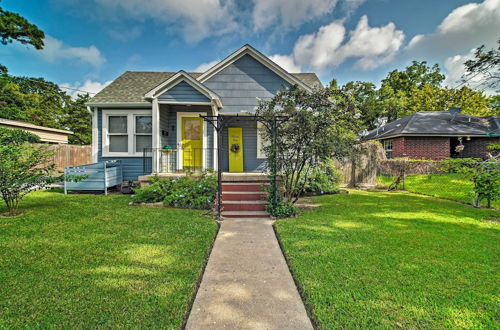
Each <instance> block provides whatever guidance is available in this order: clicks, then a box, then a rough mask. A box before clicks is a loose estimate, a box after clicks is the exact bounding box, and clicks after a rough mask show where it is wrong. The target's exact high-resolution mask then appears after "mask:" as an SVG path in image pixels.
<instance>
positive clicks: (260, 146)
mask: <svg viewBox="0 0 500 330" xmlns="http://www.w3.org/2000/svg"><path fill="white" fill-rule="evenodd" d="M265 131H266V127H265V126H264V124H262V123H261V122H257V158H258V159H265V158H266V154H265V153H264V148H265V147H267V146H269V145H270V144H269V141H268V140H266V139H265V138H264V133H265Z"/></svg>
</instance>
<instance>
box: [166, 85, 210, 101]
mask: <svg viewBox="0 0 500 330" xmlns="http://www.w3.org/2000/svg"><path fill="white" fill-rule="evenodd" d="M158 99H159V100H160V101H175V102H210V99H209V98H207V97H206V96H205V95H203V94H202V93H200V92H199V91H198V90H196V88H194V87H193V86H191V85H189V84H188V83H187V82H185V81H181V82H180V83H178V84H177V85H175V86H174V87H172V88H170V89H169V90H168V91H166V92H165V93H163V94H162V95H160V96H159V97H158Z"/></svg>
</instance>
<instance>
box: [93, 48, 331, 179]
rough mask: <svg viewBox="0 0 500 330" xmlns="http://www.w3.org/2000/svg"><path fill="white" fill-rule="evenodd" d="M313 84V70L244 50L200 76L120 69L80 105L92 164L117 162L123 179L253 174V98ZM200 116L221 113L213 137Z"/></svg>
mask: <svg viewBox="0 0 500 330" xmlns="http://www.w3.org/2000/svg"><path fill="white" fill-rule="evenodd" d="M294 84H296V85H298V86H300V87H301V88H304V89H306V90H312V89H313V88H317V87H320V86H321V82H320V81H319V79H318V77H317V76H316V74H314V73H289V72H287V71H285V70H284V69H283V68H281V67H280V66H278V65H277V64H276V63H274V62H273V61H271V60H270V59H269V58H268V57H266V56H265V55H263V54H262V53H260V52H259V51H257V50H256V49H254V48H253V47H251V46H249V45H245V46H243V47H242V48H240V49H238V50H237V51H236V52H234V53H233V54H231V55H230V56H228V57H227V58H226V59H224V60H222V61H221V62H219V63H217V64H216V65H214V66H213V67H212V68H210V69H209V70H207V71H206V72H202V73H194V72H185V71H182V70H181V71H179V72H131V71H127V72H125V73H124V74H123V75H121V76H120V77H118V78H117V79H116V80H115V81H113V82H112V83H111V84H110V85H108V86H107V87H106V88H104V89H103V90H102V91H101V92H99V93H98V94H97V95H96V96H94V97H93V98H92V99H91V100H90V101H89V103H88V104H87V105H88V106H89V108H90V109H91V111H92V112H93V136H92V146H93V157H94V161H96V162H97V161H103V160H115V159H118V160H121V162H122V165H123V173H124V179H125V180H135V179H137V178H138V177H139V176H142V175H147V174H151V173H184V172H187V171H196V170H201V169H216V170H217V169H220V170H222V171H224V172H226V171H231V172H257V171H261V170H262V169H263V168H264V164H265V156H264V155H263V152H262V150H261V148H262V141H260V140H261V139H260V134H258V130H259V127H260V126H259V123H258V122H257V120H256V119H255V118H252V114H255V110H256V107H257V106H258V102H259V99H261V100H266V99H270V98H272V97H273V96H274V95H275V94H276V92H277V91H278V90H282V89H284V88H286V87H288V86H290V85H294ZM200 115H202V116H217V115H221V116H224V120H225V121H226V122H227V123H228V127H227V128H225V129H224V130H223V131H222V134H221V135H220V136H221V140H222V141H220V142H221V145H222V148H221V150H220V151H221V152H222V163H221V164H217V145H218V143H217V136H218V135H217V134H216V131H215V130H214V127H213V126H212V124H211V123H210V122H208V121H205V120H204V119H203V118H201V117H200Z"/></svg>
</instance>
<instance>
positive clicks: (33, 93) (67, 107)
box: [0, 72, 92, 144]
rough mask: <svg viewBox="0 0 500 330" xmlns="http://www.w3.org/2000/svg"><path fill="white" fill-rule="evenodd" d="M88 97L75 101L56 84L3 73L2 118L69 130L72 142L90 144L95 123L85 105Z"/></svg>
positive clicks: (0, 83) (0, 89)
mask: <svg viewBox="0 0 500 330" xmlns="http://www.w3.org/2000/svg"><path fill="white" fill-rule="evenodd" d="M88 99H89V96H88V95H79V96H77V98H76V99H74V100H73V99H72V98H71V97H70V96H69V95H68V94H67V93H66V92H65V91H63V90H62V89H61V88H60V87H59V86H57V85H56V84H54V83H52V82H49V81H46V80H45V79H43V78H30V77H15V76H10V75H8V74H7V72H5V73H4V74H0V108H1V110H0V117H2V118H6V119H12V120H21V121H26V122H29V123H32V124H35V125H40V126H46V127H52V128H59V129H69V130H72V131H73V132H74V133H75V134H74V135H72V136H70V138H69V142H70V143H74V144H88V143H90V142H91V135H92V120H91V116H90V113H89V112H88V110H87V107H86V106H85V102H87V101H88Z"/></svg>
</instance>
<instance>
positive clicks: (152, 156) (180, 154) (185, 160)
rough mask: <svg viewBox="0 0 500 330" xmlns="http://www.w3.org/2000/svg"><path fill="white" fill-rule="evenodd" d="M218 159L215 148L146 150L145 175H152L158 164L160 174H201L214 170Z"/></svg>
mask: <svg viewBox="0 0 500 330" xmlns="http://www.w3.org/2000/svg"><path fill="white" fill-rule="evenodd" d="M216 158H217V149H215V148H186V147H184V148H183V147H179V148H171V149H164V148H160V149H159V148H144V152H143V162H144V174H151V173H152V172H153V170H154V166H153V164H155V163H157V164H158V166H159V168H158V170H157V172H158V173H186V172H200V171H202V170H205V169H214V168H215V162H216Z"/></svg>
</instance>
